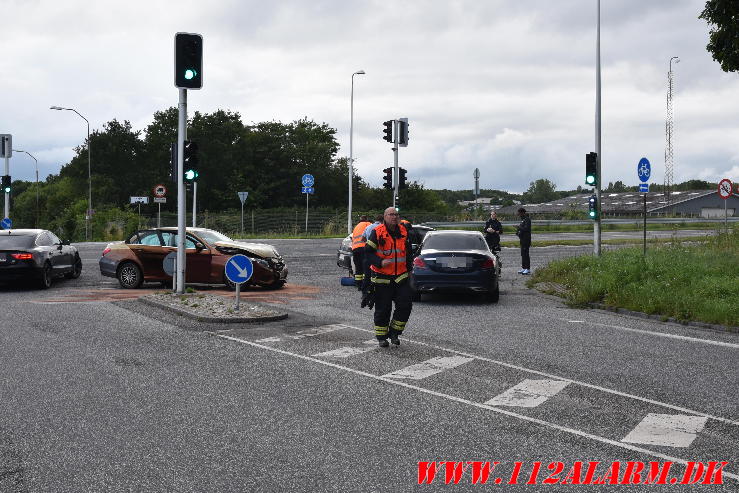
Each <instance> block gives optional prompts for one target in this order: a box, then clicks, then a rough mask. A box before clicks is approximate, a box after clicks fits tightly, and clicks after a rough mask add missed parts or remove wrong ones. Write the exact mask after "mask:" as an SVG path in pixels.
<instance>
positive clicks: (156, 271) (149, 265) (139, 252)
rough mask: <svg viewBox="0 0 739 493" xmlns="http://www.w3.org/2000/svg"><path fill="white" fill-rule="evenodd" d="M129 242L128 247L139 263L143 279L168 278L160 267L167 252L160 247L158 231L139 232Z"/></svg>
mask: <svg viewBox="0 0 739 493" xmlns="http://www.w3.org/2000/svg"><path fill="white" fill-rule="evenodd" d="M131 241H132V242H131V243H129V245H128V247H129V248H130V249H131V251H132V252H133V253H134V255H136V258H137V259H138V260H139V262H140V263H141V266H142V267H143V270H144V277H145V278H154V279H163V278H166V277H168V276H167V275H166V274H165V273H164V267H163V266H162V262H163V261H164V256H165V255H166V254H167V252H166V251H165V249H164V247H163V246H162V241H161V238H160V236H159V232H158V231H156V230H143V231H139V232H138V234H137V235H135V237H134V238H132V240H131ZM133 242H135V243H133Z"/></svg>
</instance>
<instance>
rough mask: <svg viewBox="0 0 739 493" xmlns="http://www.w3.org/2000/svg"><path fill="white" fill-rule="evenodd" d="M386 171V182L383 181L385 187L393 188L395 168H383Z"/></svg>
mask: <svg viewBox="0 0 739 493" xmlns="http://www.w3.org/2000/svg"><path fill="white" fill-rule="evenodd" d="M382 171H383V172H384V173H385V178H384V180H385V183H383V185H382V186H383V187H384V188H393V168H385V169H384V170H382Z"/></svg>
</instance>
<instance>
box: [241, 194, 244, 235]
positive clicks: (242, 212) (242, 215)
mask: <svg viewBox="0 0 739 493" xmlns="http://www.w3.org/2000/svg"><path fill="white" fill-rule="evenodd" d="M241 234H242V235H243V234H244V202H243V201H242V202H241Z"/></svg>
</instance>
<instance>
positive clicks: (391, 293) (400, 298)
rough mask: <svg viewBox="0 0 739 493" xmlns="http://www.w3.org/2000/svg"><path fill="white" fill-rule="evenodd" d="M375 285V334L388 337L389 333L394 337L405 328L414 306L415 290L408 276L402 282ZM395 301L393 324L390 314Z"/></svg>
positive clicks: (379, 336) (382, 337)
mask: <svg viewBox="0 0 739 493" xmlns="http://www.w3.org/2000/svg"><path fill="white" fill-rule="evenodd" d="M374 286H375V335H376V336H377V338H378V339H387V337H388V335H389V336H390V337H393V336H394V335H398V334H400V333H401V332H402V331H403V329H404V328H405V324H406V322H407V321H408V318H409V317H410V316H411V309H412V308H413V301H412V300H413V290H412V289H411V284H410V282H408V279H407V278H406V279H404V280H403V281H401V282H400V284H397V283H395V282H390V283H389V284H380V283H377V284H374ZM393 301H394V302H395V312H394V313H392V320H393V322H394V323H392V324H391V323H390V314H391V312H392V311H393ZM391 325H392V327H391Z"/></svg>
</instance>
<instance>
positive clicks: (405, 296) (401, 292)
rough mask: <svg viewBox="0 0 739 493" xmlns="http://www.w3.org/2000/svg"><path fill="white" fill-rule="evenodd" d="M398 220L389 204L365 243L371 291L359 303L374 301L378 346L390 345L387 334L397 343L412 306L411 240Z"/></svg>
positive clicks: (396, 213)
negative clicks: (381, 219)
mask: <svg viewBox="0 0 739 493" xmlns="http://www.w3.org/2000/svg"><path fill="white" fill-rule="evenodd" d="M398 220H399V217H398V211H397V210H396V209H395V208H394V207H388V208H387V209H386V210H385V214H384V218H383V222H382V224H380V225H379V226H377V227H376V228H375V229H373V230H372V232H371V233H370V236H369V238H367V246H366V247H365V263H367V264H369V266H370V270H371V273H372V274H371V276H372V277H371V279H370V281H371V287H370V291H369V292H368V293H366V294H365V296H364V297H363V299H362V306H364V305H365V304H370V305H371V303H372V301H374V304H375V336H376V337H377V340H378V341H379V343H380V347H388V346H389V345H390V343H388V340H387V339H388V337H389V338H390V342H392V343H393V344H394V345H396V346H398V345H400V339H399V338H398V337H399V336H400V334H401V333H402V332H403V329H405V324H406V323H407V322H408V318H409V317H410V315H411V309H412V308H413V303H412V301H411V300H412V297H413V292H412V288H411V284H410V277H409V276H410V273H411V266H412V259H411V243H410V238H409V237H408V231H407V229H406V228H405V227H404V226H402V225H400V224H398ZM368 301H369V303H368ZM393 302H395V312H394V313H392V312H393ZM370 308H371V306H370ZM391 313H392V318H391V316H390V315H391Z"/></svg>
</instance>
